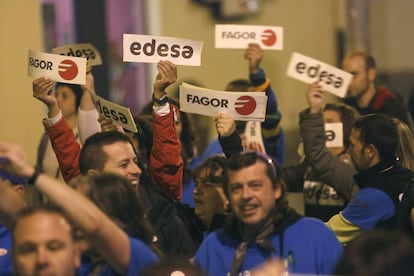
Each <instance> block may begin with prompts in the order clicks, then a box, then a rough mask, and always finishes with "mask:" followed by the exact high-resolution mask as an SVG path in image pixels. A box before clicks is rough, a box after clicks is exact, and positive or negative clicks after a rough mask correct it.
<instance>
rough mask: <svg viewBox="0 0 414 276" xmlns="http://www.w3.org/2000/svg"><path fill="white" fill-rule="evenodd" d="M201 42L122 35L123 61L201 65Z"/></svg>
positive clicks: (163, 37)
mask: <svg viewBox="0 0 414 276" xmlns="http://www.w3.org/2000/svg"><path fill="white" fill-rule="evenodd" d="M202 48H203V42H202V41H195V40H188V39H180V38H175V37H166V36H150V35H136V34H124V41H123V49H124V54H123V56H124V61H127V62H145V63H158V62H159V61H160V60H169V61H171V62H173V63H174V64H176V65H191V66H200V65H201V51H202Z"/></svg>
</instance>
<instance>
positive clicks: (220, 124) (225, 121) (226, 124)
mask: <svg viewBox="0 0 414 276" xmlns="http://www.w3.org/2000/svg"><path fill="white" fill-rule="evenodd" d="M214 121H215V122H216V130H217V134H218V135H220V137H228V136H230V135H231V134H233V132H235V131H236V122H235V121H234V118H233V117H232V116H231V115H229V114H226V113H219V114H217V116H215V117H214Z"/></svg>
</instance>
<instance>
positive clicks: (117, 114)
mask: <svg viewBox="0 0 414 276" xmlns="http://www.w3.org/2000/svg"><path fill="white" fill-rule="evenodd" d="M90 95H91V97H92V99H93V102H94V104H95V107H96V109H97V110H98V112H99V114H102V115H103V116H105V117H106V118H108V119H111V120H112V122H113V123H114V124H116V125H119V126H121V127H123V128H124V129H127V130H129V131H132V132H134V133H137V132H138V130H137V126H136V125H135V121H134V117H133V116H132V114H131V110H130V109H129V108H128V107H124V106H122V105H118V104H116V103H113V102H111V101H108V100H105V99H104V98H102V97H100V96H98V95H96V94H92V93H90Z"/></svg>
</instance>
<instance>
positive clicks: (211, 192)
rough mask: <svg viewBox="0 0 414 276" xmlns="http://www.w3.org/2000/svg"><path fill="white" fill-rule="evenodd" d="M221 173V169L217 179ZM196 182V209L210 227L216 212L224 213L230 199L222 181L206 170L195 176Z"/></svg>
mask: <svg viewBox="0 0 414 276" xmlns="http://www.w3.org/2000/svg"><path fill="white" fill-rule="evenodd" d="M221 173H222V171H221V170H220V171H218V172H217V173H216V176H217V177H216V178H217V179H219V178H220V177H221ZM194 182H195V183H194V184H195V188H194V190H193V198H194V211H195V214H196V215H197V216H199V217H200V219H201V220H202V221H203V222H204V224H205V226H206V227H207V228H208V227H209V224H210V222H211V220H212V219H213V216H214V215H215V214H224V212H225V209H226V204H228V200H227V197H226V196H225V194H224V190H223V187H222V183H221V181H217V180H215V179H214V177H213V178H212V177H209V176H207V175H206V171H205V170H204V171H202V172H201V173H200V175H199V176H198V177H196V178H195V180H194Z"/></svg>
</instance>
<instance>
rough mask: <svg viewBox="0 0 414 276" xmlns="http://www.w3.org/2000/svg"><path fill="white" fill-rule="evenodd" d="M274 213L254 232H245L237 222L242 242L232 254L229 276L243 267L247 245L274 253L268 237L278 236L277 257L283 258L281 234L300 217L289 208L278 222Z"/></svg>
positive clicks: (236, 273)
mask: <svg viewBox="0 0 414 276" xmlns="http://www.w3.org/2000/svg"><path fill="white" fill-rule="evenodd" d="M273 213H274V212H271V213H270V215H269V216H268V217H267V218H266V219H265V220H264V221H263V223H262V224H261V225H260V226H259V227H257V228H256V229H255V230H254V231H251V230H250V229H249V230H250V231H246V230H247V226H246V225H244V224H243V223H241V222H239V224H238V231H239V234H240V237H241V239H242V242H241V243H240V244H239V246H238V247H237V249H236V253H235V254H234V257H233V261H232V264H231V269H230V276H237V275H238V274H239V272H240V269H241V267H242V265H243V260H244V257H245V256H246V252H247V246H248V245H249V244H257V245H258V246H260V247H262V248H264V249H266V250H268V251H271V252H273V253H276V252H277V251H276V249H275V248H274V246H273V244H272V242H271V241H270V240H269V237H270V236H273V235H277V234H279V240H280V248H279V249H280V252H279V255H280V256H281V257H283V233H284V230H285V229H286V228H288V227H289V226H290V225H292V224H294V223H295V222H296V221H298V220H299V219H300V218H301V217H302V216H301V215H299V214H298V213H296V211H295V210H293V209H291V208H289V209H288V211H287V213H286V214H285V216H284V217H283V218H282V219H281V220H280V221H278V222H277V221H276V220H275V219H274V217H275V216H274V215H273Z"/></svg>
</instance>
